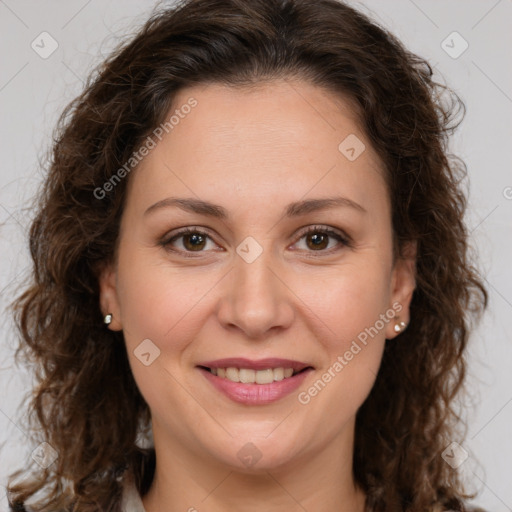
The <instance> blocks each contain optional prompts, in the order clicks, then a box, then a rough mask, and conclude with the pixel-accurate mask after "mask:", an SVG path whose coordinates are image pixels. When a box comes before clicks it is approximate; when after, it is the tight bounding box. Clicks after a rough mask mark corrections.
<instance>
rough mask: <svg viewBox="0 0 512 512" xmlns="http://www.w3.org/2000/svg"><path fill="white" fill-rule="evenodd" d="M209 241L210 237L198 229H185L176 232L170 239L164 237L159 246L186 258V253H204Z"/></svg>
mask: <svg viewBox="0 0 512 512" xmlns="http://www.w3.org/2000/svg"><path fill="white" fill-rule="evenodd" d="M211 240H212V239H211V237H210V236H209V235H208V234H207V233H205V232H203V231H200V230H199V229H195V228H186V229H182V230H181V231H178V232H177V233H175V234H174V235H173V236H171V237H166V238H165V239H164V240H162V241H161V242H160V244H161V245H162V246H163V247H164V248H165V249H166V250H169V251H172V252H176V253H182V254H183V255H185V256H186V255H187V253H193V252H195V253H201V252H206V250H205V249H207V245H208V241H211ZM212 244H213V241H212ZM213 245H215V244H213Z"/></svg>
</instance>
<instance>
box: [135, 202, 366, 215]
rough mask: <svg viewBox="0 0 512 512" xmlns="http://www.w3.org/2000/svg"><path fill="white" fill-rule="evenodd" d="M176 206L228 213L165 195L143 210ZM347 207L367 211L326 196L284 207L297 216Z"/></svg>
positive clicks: (188, 210)
mask: <svg viewBox="0 0 512 512" xmlns="http://www.w3.org/2000/svg"><path fill="white" fill-rule="evenodd" d="M170 207H178V208H181V209H182V210H184V211H186V212H191V213H196V214H199V215H206V216H208V217H214V218H217V219H221V220H227V219H228V218H229V214H228V212H227V210H226V209H225V208H223V207H222V206H220V205H217V204H213V203H210V202H208V201H202V200H201V199H195V198H192V197H183V198H177V197H167V198H166V199H162V200H161V201H158V202H156V203H155V204H153V205H151V206H150V207H149V208H148V209H147V210H146V211H145V212H144V215H148V214H149V213H153V212H155V211H157V210H160V209H162V208H170ZM337 207H338V208H339V207H345V208H346V207H348V208H352V209H354V210H357V211H358V212H361V213H367V211H366V210H365V209H364V208H363V207H362V206H361V205H360V204H359V203H356V202H355V201H352V200H351V199H348V198H347V197H339V196H338V197H326V198H319V199H306V200H302V201H296V202H294V203H290V204H289V205H288V206H286V208H285V216H286V217H298V216H300V215H305V214H307V213H311V212H316V211H320V210H327V209H329V208H337Z"/></svg>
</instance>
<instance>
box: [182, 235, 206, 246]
mask: <svg viewBox="0 0 512 512" xmlns="http://www.w3.org/2000/svg"><path fill="white" fill-rule="evenodd" d="M185 240H188V241H189V243H190V244H191V247H192V249H198V248H199V249H201V245H202V244H204V240H203V237H202V236H201V235H188V236H187V237H186V238H185ZM187 245H188V244H187Z"/></svg>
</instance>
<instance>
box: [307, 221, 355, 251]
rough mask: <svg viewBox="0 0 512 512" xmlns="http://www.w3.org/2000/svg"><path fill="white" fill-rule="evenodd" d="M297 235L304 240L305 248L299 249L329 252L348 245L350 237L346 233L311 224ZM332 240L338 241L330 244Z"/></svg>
mask: <svg viewBox="0 0 512 512" xmlns="http://www.w3.org/2000/svg"><path fill="white" fill-rule="evenodd" d="M299 236H300V238H299V241H301V240H302V239H304V240H305V244H304V245H305V248H304V247H299V249H301V250H305V251H307V252H318V253H325V254H330V253H331V252H334V251H336V250H339V249H341V248H342V247H345V246H346V247H350V239H349V238H348V237H347V236H346V235H344V234H342V233H341V232H338V231H334V230H333V229H331V228H328V227H322V226H312V227H309V228H307V229H306V230H304V231H302V233H301V234H300V235H299ZM332 241H337V242H338V243H337V244H336V243H334V244H332V243H331V242H332ZM336 245H337V246H338V247H336Z"/></svg>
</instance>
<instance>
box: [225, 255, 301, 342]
mask: <svg viewBox="0 0 512 512" xmlns="http://www.w3.org/2000/svg"><path fill="white" fill-rule="evenodd" d="M271 259H272V258H271V250H270V249H265V250H263V252H262V254H261V255H260V256H259V257H258V258H256V260H254V261H252V262H251V263H248V262H247V261H245V260H244V259H243V258H242V257H240V256H238V255H236V256H235V259H234V263H233V265H234V268H233V269H232V270H231V272H230V273H229V275H228V276H226V279H224V280H223V285H222V287H221V297H220V299H219V303H218V309H217V317H218V320H219V322H220V323H221V324H222V326H223V327H224V328H226V329H230V330H234V329H238V330H240V331H241V332H242V333H243V334H244V336H245V337H247V338H251V339H264V338H266V337H268V335H269V333H272V334H275V332H276V331H279V330H284V329H286V328H287V327H289V326H290V325H291V323H292V322H293V318H294V308H293V292H292V291H291V290H290V288H289V287H288V286H287V284H286V282H285V280H284V279H283V277H284V275H283V272H282V271H281V272H280V271H279V266H278V265H276V264H275V262H274V264H272V261H271Z"/></svg>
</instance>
